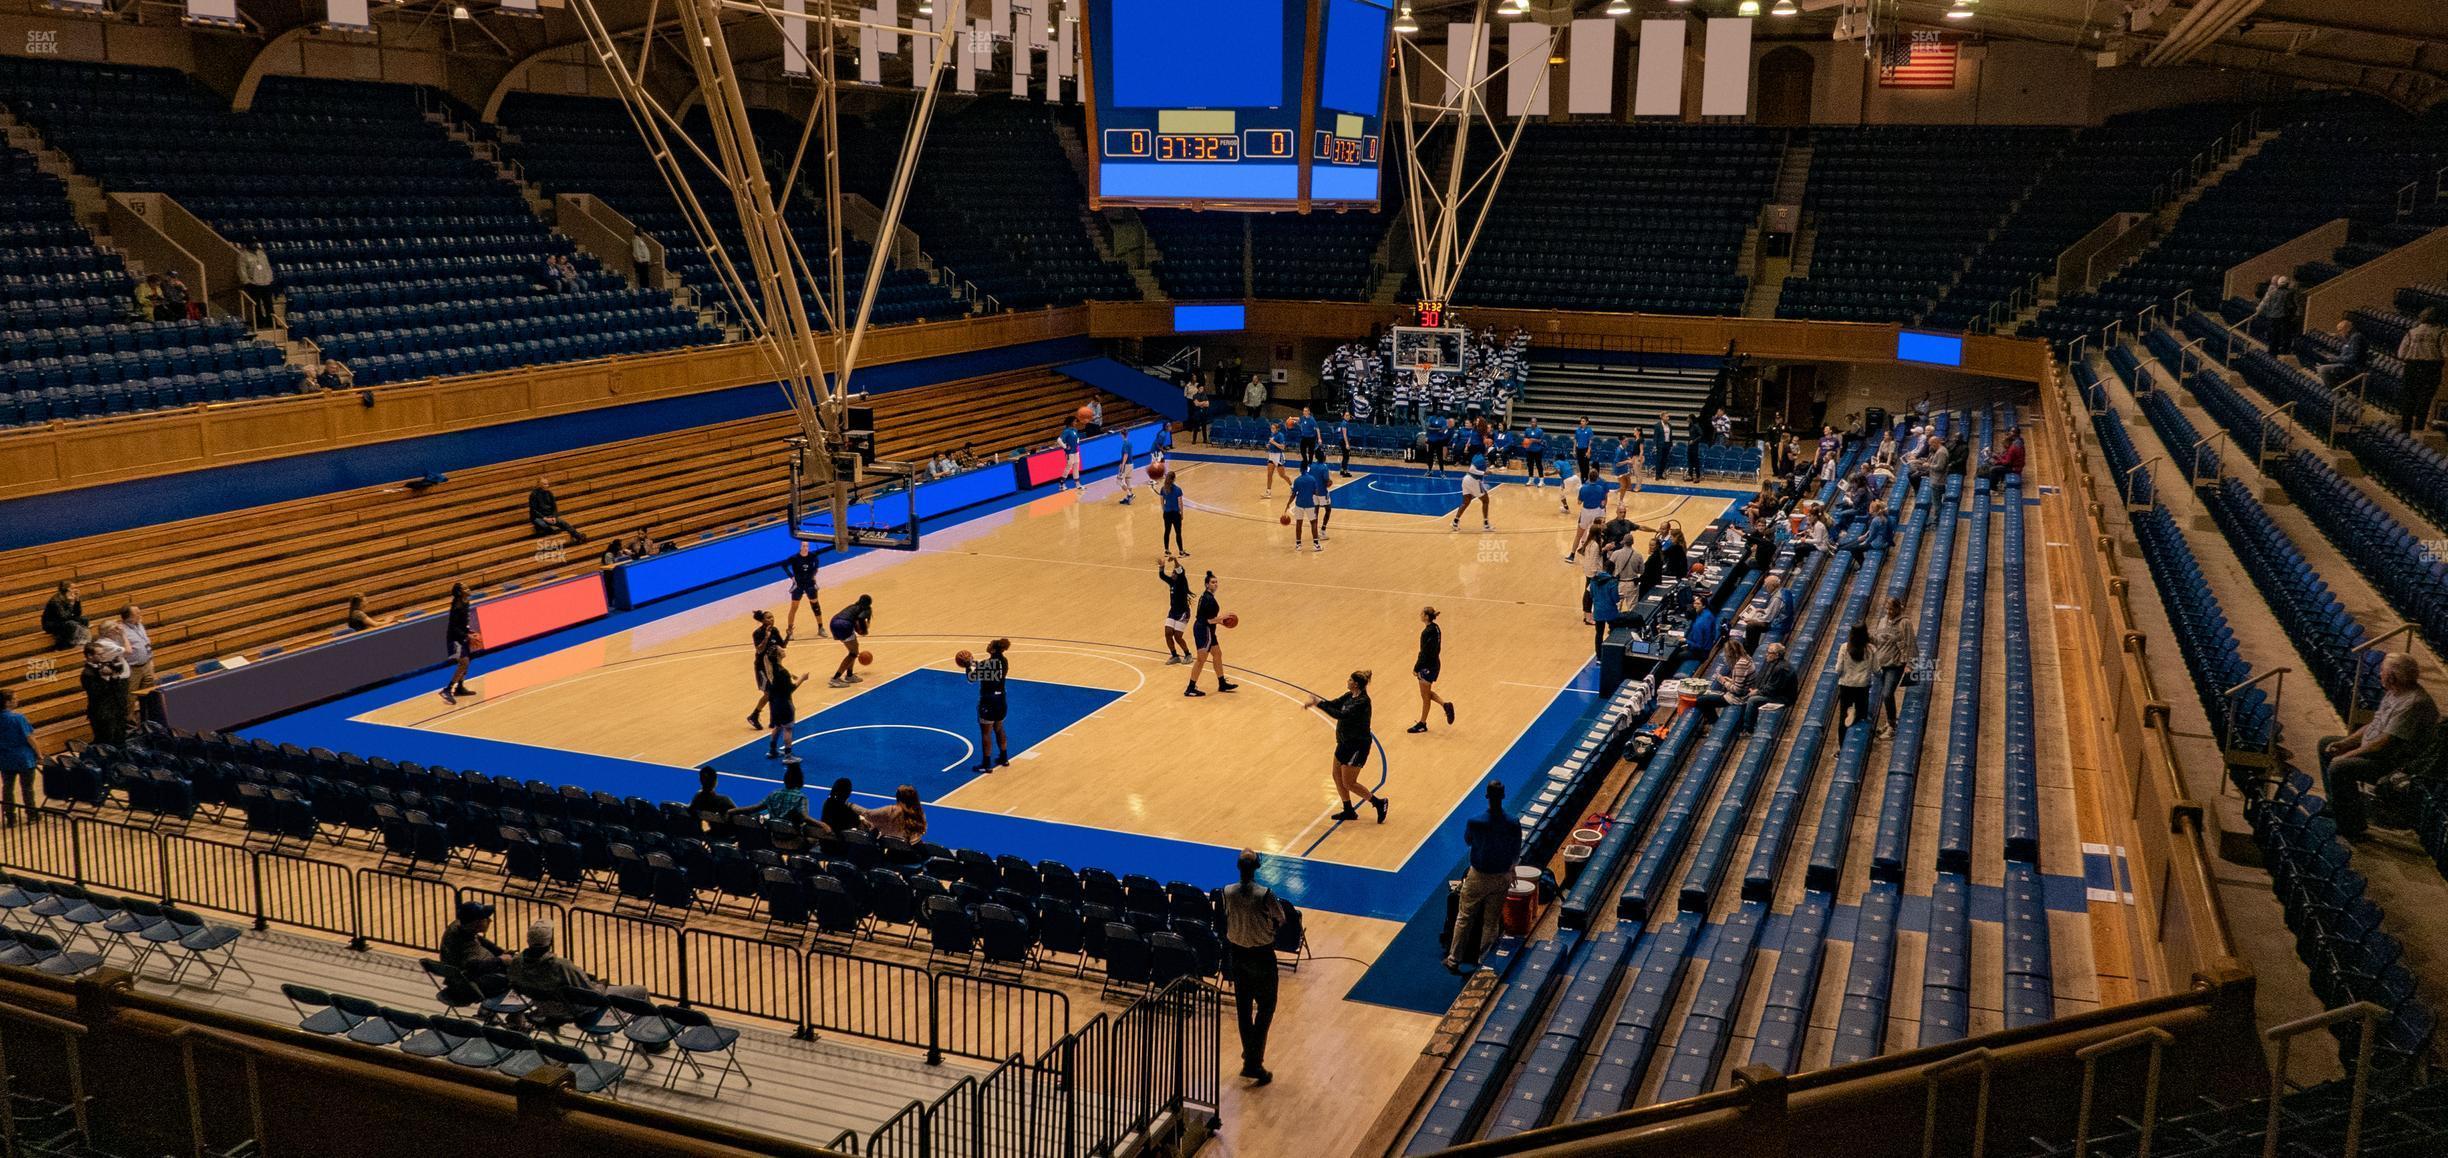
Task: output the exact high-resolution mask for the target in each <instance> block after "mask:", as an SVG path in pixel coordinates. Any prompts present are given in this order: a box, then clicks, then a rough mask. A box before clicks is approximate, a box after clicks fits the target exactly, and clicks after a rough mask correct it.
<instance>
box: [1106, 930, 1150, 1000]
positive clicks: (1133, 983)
mask: <svg viewBox="0 0 2448 1158" xmlns="http://www.w3.org/2000/svg"><path fill="white" fill-rule="evenodd" d="M1155 969H1156V961H1155V953H1154V948H1153V946H1151V945H1150V944H1149V943H1148V938H1147V937H1146V936H1145V935H1144V934H1142V933H1140V932H1139V929H1138V927H1137V926H1135V925H1132V924H1130V923H1128V922H1126V921H1107V922H1105V985H1104V987H1103V988H1101V989H1099V990H1098V991H1097V997H1098V999H1099V1000H1104V999H1107V998H1110V997H1112V996H1113V994H1114V993H1116V992H1120V993H1121V994H1123V995H1124V996H1126V997H1127V996H1130V995H1132V994H1135V993H1143V992H1146V991H1147V989H1148V985H1149V982H1150V981H1152V980H1153V979H1154V978H1155V975H1156V974H1155Z"/></svg>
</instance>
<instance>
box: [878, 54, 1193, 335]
mask: <svg viewBox="0 0 2448 1158" xmlns="http://www.w3.org/2000/svg"><path fill="white" fill-rule="evenodd" d="M1078 116H1079V113H1078V111H1077V110H1076V109H1056V108H1051V107H1048V106H1046V105H1043V104H1039V103H1037V102H1034V101H1022V100H1003V99H993V98H986V99H980V100H977V101H973V102H971V103H970V104H969V106H968V107H967V108H964V109H959V110H957V111H947V110H943V109H938V110H937V111H936V114H935V118H936V119H935V123H934V124H933V125H931V126H930V127H929V128H928V130H927V138H926V149H925V151H923V152H922V153H920V154H919V157H918V175H917V181H916V183H915V184H914V185H912V186H911V190H910V199H909V208H908V210H907V212H906V214H905V217H904V219H905V222H906V223H907V224H908V226H909V227H910V228H911V229H912V230H915V231H916V232H917V234H918V241H919V244H920V246H921V247H923V248H924V249H925V250H926V251H927V252H928V253H929V254H932V255H933V256H934V257H935V258H937V259H938V260H940V261H943V262H944V263H946V264H947V265H949V266H951V267H952V269H953V270H954V271H956V272H958V273H959V275H960V276H961V277H962V278H965V279H967V280H969V281H971V282H974V283H976V284H977V287H978V288H979V289H980V290H981V291H983V292H985V293H986V294H988V295H990V296H992V297H993V299H994V300H995V302H996V303H998V304H1000V305H1001V307H1002V308H1004V309H1007V310H1029V309H1038V308H1040V307H1044V306H1055V305H1075V304H1077V303H1079V302H1083V301H1089V300H1091V299H1094V300H1100V301H1136V300H1138V298H1139V287H1138V285H1137V283H1135V282H1133V281H1132V280H1131V276H1130V272H1129V271H1128V270H1126V269H1124V268H1123V267H1122V266H1121V265H1119V264H1117V263H1115V262H1110V261H1106V260H1105V259H1104V258H1102V257H1100V256H1099V255H1098V253H1097V250H1096V245H1095V242H1093V241H1091V240H1090V239H1089V235H1088V229H1089V226H1088V224H1087V222H1086V221H1085V220H1084V219H1083V214H1084V213H1085V211H1086V209H1087V191H1086V187H1085V186H1084V185H1082V184H1081V181H1080V175H1079V171H1078V170H1077V169H1075V168H1073V167H1072V164H1071V160H1070V158H1068V157H1066V156H1064V155H1063V150H1062V144H1061V140H1060V138H1059V137H1058V136H1057V135H1056V134H1057V125H1058V124H1061V125H1063V126H1065V127H1068V128H1069V129H1070V131H1072V132H1073V133H1077V132H1078V131H1079V127H1078V121H1077V120H1076V118H1077V117H1078ZM868 128H869V132H868V133H867V134H866V136H865V137H864V139H863V143H860V144H856V145H854V146H853V147H850V148H846V149H845V150H844V167H845V169H846V170H848V171H847V172H845V174H844V180H845V182H847V183H848V184H849V185H850V186H851V187H852V188H855V189H857V190H858V191H860V192H862V193H864V194H866V195H867V198H868V200H870V201H873V202H875V203H877V204H879V205H881V204H883V202H884V190H885V186H886V183H887V182H888V180H889V178H890V177H891V175H892V168H893V166H892V162H893V160H894V158H895V157H896V156H897V155H898V153H897V150H898V149H899V147H900V142H901V135H902V133H901V125H900V124H899V123H897V122H895V121H893V120H892V119H891V118H889V117H879V118H877V119H876V121H875V122H874V123H873V124H872V125H869V126H868ZM1232 296H1236V297H1237V296H1239V295H1238V294H1237V293H1236V294H1234V295H1232Z"/></svg>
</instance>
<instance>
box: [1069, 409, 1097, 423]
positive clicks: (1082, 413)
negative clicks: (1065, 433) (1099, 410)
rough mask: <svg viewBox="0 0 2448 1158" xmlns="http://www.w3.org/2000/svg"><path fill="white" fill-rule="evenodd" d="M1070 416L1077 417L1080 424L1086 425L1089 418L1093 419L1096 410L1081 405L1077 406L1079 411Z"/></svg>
mask: <svg viewBox="0 0 2448 1158" xmlns="http://www.w3.org/2000/svg"><path fill="white" fill-rule="evenodd" d="M1072 417H1074V418H1077V419H1079V420H1080V425H1082V426H1086V425H1088V422H1089V420H1090V419H1093V418H1095V417H1096V411H1095V410H1093V409H1090V408H1089V407H1086V406H1082V407H1080V408H1079V412H1078V413H1076V414H1074V415H1072Z"/></svg>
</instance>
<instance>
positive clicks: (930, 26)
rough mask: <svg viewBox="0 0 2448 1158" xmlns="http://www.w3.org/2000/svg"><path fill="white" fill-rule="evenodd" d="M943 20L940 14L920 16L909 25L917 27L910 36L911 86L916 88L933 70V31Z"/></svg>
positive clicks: (941, 25) (941, 24) (947, 5)
mask: <svg viewBox="0 0 2448 1158" xmlns="http://www.w3.org/2000/svg"><path fill="white" fill-rule="evenodd" d="M944 7H946V8H950V7H951V5H950V4H946V5H944ZM943 21H944V17H941V16H921V17H919V18H918V19H917V21H916V22H915V23H913V24H912V25H911V27H912V28H915V29H917V32H918V34H917V35H916V36H912V37H910V87H911V88H916V87H918V86H919V85H922V84H925V83H926V78H927V74H928V73H930V72H933V71H934V70H935V37H934V35H933V32H934V30H935V29H938V28H941V27H943Z"/></svg>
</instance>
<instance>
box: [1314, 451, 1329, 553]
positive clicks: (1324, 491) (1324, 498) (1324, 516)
mask: <svg viewBox="0 0 2448 1158" xmlns="http://www.w3.org/2000/svg"><path fill="white" fill-rule="evenodd" d="M1309 477H1310V478H1311V479H1313V480H1315V481H1316V483H1317V505H1318V533H1317V540H1318V542H1321V543H1323V542H1325V541H1326V531H1327V529H1328V528H1331V527H1333V526H1334V475H1333V473H1332V472H1330V471H1328V470H1327V469H1326V456H1325V455H1322V454H1321V455H1319V456H1318V460H1317V461H1316V462H1314V463H1311V464H1310V466H1309Z"/></svg>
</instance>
